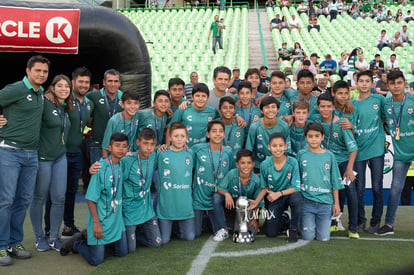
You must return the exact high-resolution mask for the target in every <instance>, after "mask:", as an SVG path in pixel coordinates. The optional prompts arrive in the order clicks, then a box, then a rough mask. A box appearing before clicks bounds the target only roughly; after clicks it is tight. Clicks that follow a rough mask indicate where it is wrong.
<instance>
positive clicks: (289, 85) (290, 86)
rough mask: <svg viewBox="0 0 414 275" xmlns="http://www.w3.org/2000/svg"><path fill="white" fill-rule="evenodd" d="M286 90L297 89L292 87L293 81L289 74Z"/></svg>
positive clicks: (286, 80) (286, 79)
mask: <svg viewBox="0 0 414 275" xmlns="http://www.w3.org/2000/svg"><path fill="white" fill-rule="evenodd" d="M285 90H292V91H294V90H295V89H294V88H292V81H291V80H290V78H289V77H287V76H286V78H285Z"/></svg>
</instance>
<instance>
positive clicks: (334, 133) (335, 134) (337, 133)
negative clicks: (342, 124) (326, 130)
mask: <svg viewBox="0 0 414 275" xmlns="http://www.w3.org/2000/svg"><path fill="white" fill-rule="evenodd" d="M332 136H333V137H334V138H338V137H339V132H338V130H335V132H333V134H332Z"/></svg>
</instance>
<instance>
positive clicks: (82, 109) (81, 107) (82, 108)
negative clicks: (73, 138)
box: [72, 93, 86, 133]
mask: <svg viewBox="0 0 414 275" xmlns="http://www.w3.org/2000/svg"><path fill="white" fill-rule="evenodd" d="M72 94H73V100H74V101H75V105H76V108H77V109H78V112H79V117H80V131H81V133H83V115H84V113H85V105H86V104H84V103H80V102H79V100H78V99H77V98H76V97H75V93H72ZM84 102H85V101H84Z"/></svg>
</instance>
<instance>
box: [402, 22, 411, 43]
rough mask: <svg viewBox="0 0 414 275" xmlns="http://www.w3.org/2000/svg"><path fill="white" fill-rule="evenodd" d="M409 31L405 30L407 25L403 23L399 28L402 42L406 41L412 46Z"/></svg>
mask: <svg viewBox="0 0 414 275" xmlns="http://www.w3.org/2000/svg"><path fill="white" fill-rule="evenodd" d="M409 36H410V35H409V33H408V30H407V25H404V26H403V27H402V30H401V38H402V41H403V42H404V43H408V45H410V46H412V45H413V42H412V41H411V40H410V38H409Z"/></svg>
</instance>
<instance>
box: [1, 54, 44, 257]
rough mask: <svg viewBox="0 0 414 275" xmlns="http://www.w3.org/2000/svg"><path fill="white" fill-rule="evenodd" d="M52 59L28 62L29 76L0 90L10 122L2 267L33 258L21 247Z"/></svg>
mask: <svg viewBox="0 0 414 275" xmlns="http://www.w3.org/2000/svg"><path fill="white" fill-rule="evenodd" d="M49 66H50V61H49V59H47V58H45V57H43V56H40V55H36V56H32V57H31V58H30V59H29V60H28V61H27V66H26V76H25V77H24V78H23V80H21V81H17V82H15V83H12V84H9V85H7V86H6V87H4V88H3V89H1V90H0V109H1V112H2V115H3V116H4V117H5V118H6V119H7V120H8V121H7V124H6V125H4V127H2V128H1V129H0V154H1V158H0V190H1V192H0V202H1V204H0V220H1V222H0V265H10V264H12V260H11V258H10V256H12V257H15V258H19V259H24V258H30V257H31V256H32V254H31V253H30V252H29V251H26V250H25V248H24V247H23V245H22V241H23V223H24V219H25V217H26V210H27V208H28V206H29V204H30V202H31V201H32V197H33V189H34V186H35V182H36V181H35V179H36V174H37V168H38V165H39V164H38V154H37V149H38V146H39V134H40V124H41V121H42V113H43V88H42V86H41V85H42V84H43V83H45V82H46V80H47V77H48V75H49Z"/></svg>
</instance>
